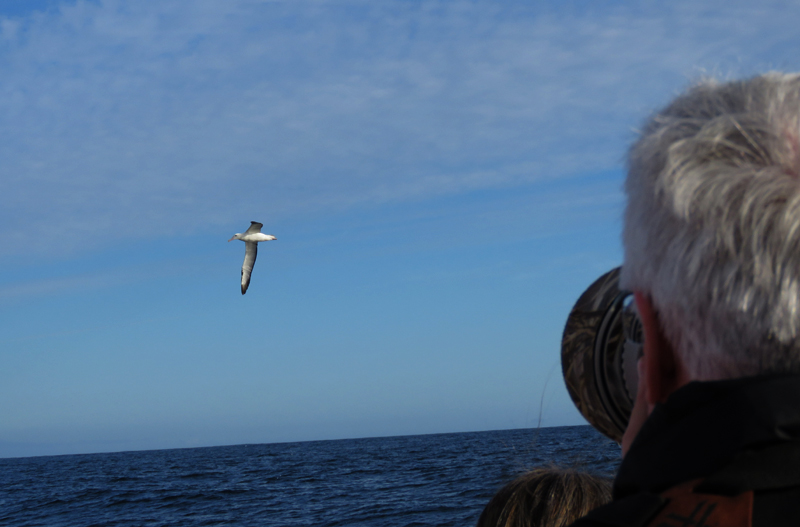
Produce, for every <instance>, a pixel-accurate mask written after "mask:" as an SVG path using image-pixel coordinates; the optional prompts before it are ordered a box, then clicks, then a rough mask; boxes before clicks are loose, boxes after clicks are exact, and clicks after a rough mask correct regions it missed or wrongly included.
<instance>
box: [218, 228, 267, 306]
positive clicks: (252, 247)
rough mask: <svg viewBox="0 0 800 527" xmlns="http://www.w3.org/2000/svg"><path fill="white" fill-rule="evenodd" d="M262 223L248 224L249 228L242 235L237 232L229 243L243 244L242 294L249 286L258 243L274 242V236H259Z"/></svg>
mask: <svg viewBox="0 0 800 527" xmlns="http://www.w3.org/2000/svg"><path fill="white" fill-rule="evenodd" d="M263 226H264V224H263V223H258V222H257V221H251V222H250V228H249V229H247V230H246V231H245V232H244V233H241V232H237V233H236V234H234V235H233V238H231V239H230V240H228V241H229V242H230V241H233V240H242V241H243V242H244V263H243V264H242V294H245V293H246V292H247V287H248V286H249V285H250V273H252V272H253V266H254V265H255V263H256V254H258V242H268V241H272V240H276V239H277V238H275V236H273V235H271V234H261V227H263Z"/></svg>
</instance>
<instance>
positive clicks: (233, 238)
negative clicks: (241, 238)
mask: <svg viewBox="0 0 800 527" xmlns="http://www.w3.org/2000/svg"><path fill="white" fill-rule="evenodd" d="M235 239H236V236H234V237H232V238H231V239H230V240H228V241H229V242H232V241H233V240H235Z"/></svg>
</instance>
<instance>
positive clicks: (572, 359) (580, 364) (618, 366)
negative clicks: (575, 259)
mask: <svg viewBox="0 0 800 527" xmlns="http://www.w3.org/2000/svg"><path fill="white" fill-rule="evenodd" d="M620 271H621V268H620V267H617V268H615V269H612V270H611V271H609V272H607V273H605V274H604V275H603V276H601V277H600V278H598V279H597V280H595V281H594V283H592V285H590V286H589V288H588V289H586V291H584V292H583V294H582V295H581V296H580V298H578V301H577V302H576V303H575V306H574V307H573V308H572V311H570V314H569V317H568V318H567V323H566V326H565V327H564V335H563V338H562V340H561V369H562V372H563V374H564V382H565V383H566V385H567V391H569V394H570V397H572V401H573V402H574V403H575V406H577V407H578V410H579V411H580V413H581V414H582V415H583V417H584V418H586V420H587V421H589V424H591V425H592V426H593V427H594V428H595V429H597V430H598V431H600V432H601V433H603V434H604V435H606V436H608V437H610V438H611V439H613V440H614V441H616V442H617V443H619V442H621V441H622V434H623V433H624V432H625V428H626V427H627V426H628V420H629V419H630V416H631V411H632V409H633V403H634V401H635V400H636V391H637V388H638V384H639V378H638V360H639V358H640V357H641V354H642V349H643V342H644V338H643V337H644V335H643V331H642V324H641V321H640V320H639V315H638V313H637V311H636V304H635V303H634V301H633V293H631V292H629V291H624V290H620V288H619V275H620Z"/></svg>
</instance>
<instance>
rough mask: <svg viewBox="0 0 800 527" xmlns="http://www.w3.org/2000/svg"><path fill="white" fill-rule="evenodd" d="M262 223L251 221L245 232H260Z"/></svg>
mask: <svg viewBox="0 0 800 527" xmlns="http://www.w3.org/2000/svg"><path fill="white" fill-rule="evenodd" d="M263 226H264V224H263V223H258V222H257V221H251V222H250V227H248V228H247V230H246V231H245V234H255V233H257V232H261V227H263Z"/></svg>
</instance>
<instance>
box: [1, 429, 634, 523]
mask: <svg viewBox="0 0 800 527" xmlns="http://www.w3.org/2000/svg"><path fill="white" fill-rule="evenodd" d="M619 457H620V451H619V447H618V446H617V445H616V444H615V443H613V442H612V441H610V440H608V439H605V438H604V437H602V436H601V435H600V434H598V433H597V432H595V431H594V429H592V428H591V427H589V426H575V427H558V428H543V429H538V430H535V429H523V430H503V431H494V432H471V433H458V434H434V435H421V436H404V437H382V438H368V439H347V440H336V441H312V442H302V443H274V444H263V445H239V446H225V447H213V448H192V449H177V450H155V451H145V452H122V453H113V454H84V455H72V456H47V457H32V458H10V459H0V525H3V526H6V525H8V526H48V527H60V526H200V525H203V526H212V525H227V526H238V525H243V526H245V525H246V526H271V527H272V526H274V527H288V526H292V527H294V526H345V525H348V526H350V525H354V526H387V527H400V526H417V525H418V526H472V525H474V524H475V522H476V521H477V519H478V516H479V515H480V512H481V510H482V509H483V507H484V505H485V504H486V503H487V502H488V501H489V499H490V498H491V497H492V495H493V494H494V492H495V491H496V490H498V489H499V487H500V486H502V485H503V484H504V483H506V482H507V481H509V480H511V479H513V478H514V477H515V476H516V475H518V474H520V473H522V472H523V471H525V470H526V469H528V468H532V467H534V466H539V465H543V464H553V463H555V464H558V465H561V466H569V467H578V468H582V469H585V470H588V471H590V472H594V473H598V474H603V475H608V476H611V475H613V473H614V472H615V471H616V469H617V466H618V463H619Z"/></svg>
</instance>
